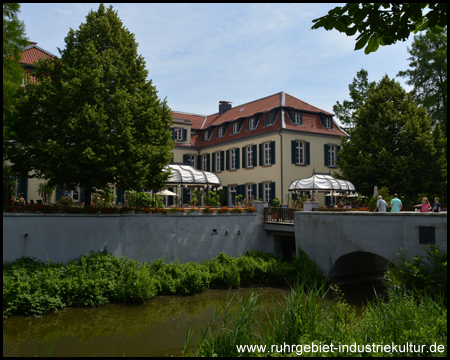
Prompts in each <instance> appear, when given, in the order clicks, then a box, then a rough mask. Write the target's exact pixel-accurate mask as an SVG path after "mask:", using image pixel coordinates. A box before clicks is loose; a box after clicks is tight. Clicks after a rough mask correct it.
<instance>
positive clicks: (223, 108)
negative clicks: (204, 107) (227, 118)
mask: <svg viewBox="0 0 450 360" xmlns="http://www.w3.org/2000/svg"><path fill="white" fill-rule="evenodd" d="M230 109H231V101H219V115H223V114H225V113H226V112H227V111H228V110H230Z"/></svg>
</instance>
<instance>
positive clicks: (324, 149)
mask: <svg viewBox="0 0 450 360" xmlns="http://www.w3.org/2000/svg"><path fill="white" fill-rule="evenodd" d="M323 152H324V154H323V156H324V160H325V166H328V165H329V164H328V144H324V145H323Z"/></svg>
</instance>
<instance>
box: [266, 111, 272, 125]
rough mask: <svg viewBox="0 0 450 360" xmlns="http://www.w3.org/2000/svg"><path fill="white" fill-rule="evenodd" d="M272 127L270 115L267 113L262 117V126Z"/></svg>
mask: <svg viewBox="0 0 450 360" xmlns="http://www.w3.org/2000/svg"><path fill="white" fill-rule="evenodd" d="M268 125H273V121H272V114H271V113H268V114H265V115H264V126H268Z"/></svg>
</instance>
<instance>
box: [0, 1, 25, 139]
mask: <svg viewBox="0 0 450 360" xmlns="http://www.w3.org/2000/svg"><path fill="white" fill-rule="evenodd" d="M19 11H20V5H19V4H16V3H3V141H5V140H9V139H11V134H10V125H9V121H10V120H11V116H10V114H11V111H12V109H13V108H14V101H15V98H16V96H17V89H18V88H19V85H20V84H21V83H22V78H23V68H22V66H21V65H20V58H21V52H22V50H23V48H24V47H25V46H26V45H27V44H28V41H27V38H26V36H25V25H24V23H23V22H22V21H20V20H19V18H18V17H17V14H18V13H19Z"/></svg>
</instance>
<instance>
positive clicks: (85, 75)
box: [8, 5, 173, 206]
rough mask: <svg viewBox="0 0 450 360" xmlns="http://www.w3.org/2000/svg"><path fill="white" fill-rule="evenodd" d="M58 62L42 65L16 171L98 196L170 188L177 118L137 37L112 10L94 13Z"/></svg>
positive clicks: (20, 117)
mask: <svg viewBox="0 0 450 360" xmlns="http://www.w3.org/2000/svg"><path fill="white" fill-rule="evenodd" d="M65 43H66V47H65V49H64V50H60V49H58V51H59V53H60V54H61V60H59V59H57V58H53V59H50V60H49V59H46V60H44V59H43V60H41V61H39V62H38V64H37V65H36V79H37V81H36V82H32V81H28V82H27V83H26V85H25V88H26V95H25V96H24V97H23V100H22V101H21V102H20V103H19V106H18V109H17V116H16V119H15V123H14V130H15V132H16V134H17V139H16V140H17V145H15V146H13V147H11V148H10V149H9V151H8V155H9V157H10V159H11V162H12V163H13V168H14V169H15V170H16V171H21V172H28V173H29V172H31V171H34V174H32V175H31V177H37V178H41V179H46V180H49V184H50V185H59V186H64V187H65V188H68V189H70V188H74V187H77V186H80V187H83V188H85V190H86V191H85V204H86V206H89V205H90V203H91V192H92V190H93V189H103V188H105V187H106V186H107V185H108V184H109V183H111V184H114V185H117V186H120V187H122V188H124V189H133V188H134V189H136V188H142V187H147V188H151V189H159V188H161V187H163V186H164V184H165V181H166V180H167V177H168V176H169V173H168V172H167V171H163V167H164V165H166V164H167V163H168V162H170V160H171V159H172V152H171V150H172V148H173V141H172V140H171V135H172V134H171V133H170V132H169V126H170V124H171V122H172V115H171V110H170V109H169V107H168V106H167V103H166V101H160V100H159V99H158V97H157V91H156V88H155V87H154V86H153V85H152V82H151V80H149V81H148V80H146V78H147V75H148V71H147V70H146V69H145V61H144V59H143V57H142V56H140V55H139V56H138V54H137V46H138V44H137V43H136V41H135V39H134V35H133V34H132V33H130V32H129V30H128V29H126V28H125V27H124V26H123V24H122V21H121V20H120V19H119V17H118V15H117V12H116V11H114V10H113V8H112V6H110V7H109V8H108V9H105V7H104V5H100V6H99V8H98V11H91V12H90V13H89V14H88V15H87V17H86V22H85V23H82V24H81V25H80V27H79V29H78V30H73V29H70V31H69V33H68V35H67V37H66V38H65Z"/></svg>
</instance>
